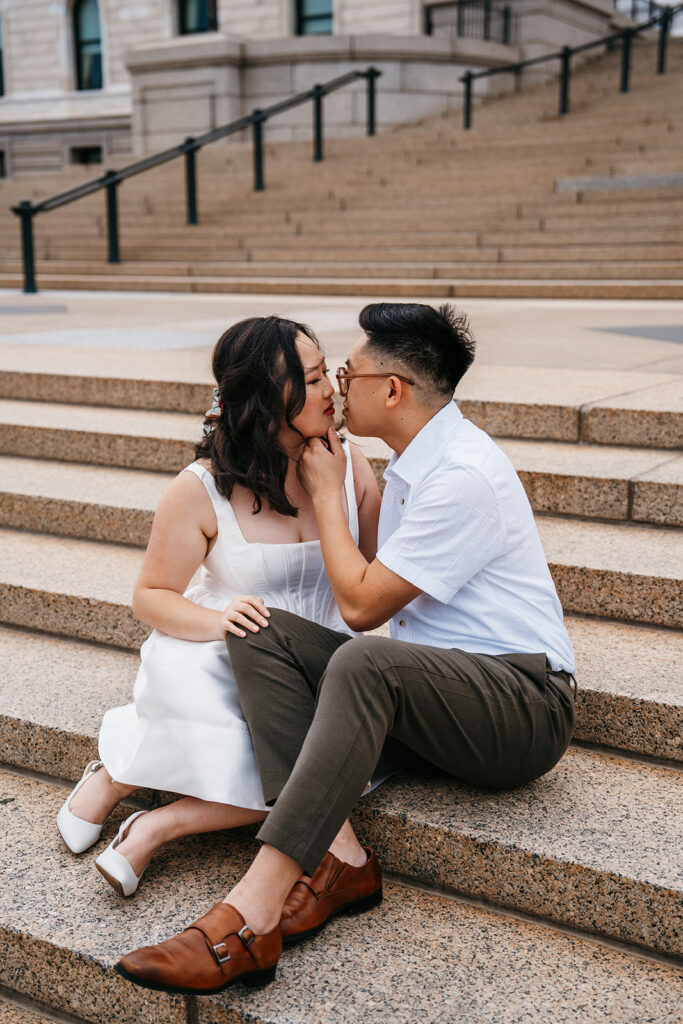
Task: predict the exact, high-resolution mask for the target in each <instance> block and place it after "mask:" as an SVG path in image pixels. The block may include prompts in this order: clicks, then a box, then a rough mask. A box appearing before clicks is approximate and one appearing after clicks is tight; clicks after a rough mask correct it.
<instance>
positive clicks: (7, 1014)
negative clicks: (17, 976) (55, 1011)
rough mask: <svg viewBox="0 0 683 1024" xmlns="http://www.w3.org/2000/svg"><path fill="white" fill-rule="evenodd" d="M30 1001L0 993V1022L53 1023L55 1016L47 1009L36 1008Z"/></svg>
mask: <svg viewBox="0 0 683 1024" xmlns="http://www.w3.org/2000/svg"><path fill="white" fill-rule="evenodd" d="M31 1002H32V1000H31V1001H28V1000H26V1001H25V1002H24V1000H22V1001H19V1000H17V999H15V998H10V997H9V994H8V995H7V996H3V995H2V994H0V1024H54V1022H55V1020H56V1018H55V1017H54V1016H53V1015H52V1014H51V1013H50V1012H49V1011H43V1010H42V1009H37V1008H35V1007H34V1006H31V1005H30V1003H31ZM62 1019H63V1018H62Z"/></svg>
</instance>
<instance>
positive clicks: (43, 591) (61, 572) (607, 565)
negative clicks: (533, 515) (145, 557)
mask: <svg viewBox="0 0 683 1024" xmlns="http://www.w3.org/2000/svg"><path fill="white" fill-rule="evenodd" d="M538 527H539V531H540V534H541V539H542V541H543V544H544V547H545V551H546V556H547V558H548V563H549V565H550V569H551V572H552V574H553V577H554V579H555V583H556V586H557V589H558V594H559V597H560V601H561V602H562V605H563V608H564V609H565V611H568V612H578V613H580V614H587V615H598V616H601V617H602V618H611V619H617V620H621V621H630V622H643V623H647V624H650V625H662V626H667V627H680V626H683V582H682V574H681V566H683V533H681V532H680V531H677V530H674V529H668V528H661V527H654V526H645V525H635V524H621V525H618V526H615V525H611V524H605V523H596V522H582V521H575V520H571V519H559V518H551V517H544V516H542V517H540V518H539V520H538ZM0 551H1V552H2V555H3V560H2V562H1V563H0V565H1V568H0V592H2V593H3V594H4V598H5V600H4V606H3V607H2V609H1V610H0V615H1V616H2V618H1V621H4V622H6V623H9V624H13V625H22V626H26V627H28V628H35V629H41V630H45V631H48V632H55V633H59V634H61V635H67V636H76V637H80V638H83V639H87V640H94V641H96V642H102V643H113V644H115V645H116V646H120V647H136V646H138V645H139V644H140V643H141V642H142V639H143V638H144V636H145V629H144V627H143V626H142V625H141V624H140V623H138V622H137V621H136V620H135V619H134V618H133V616H132V612H131V611H130V608H129V602H130V598H131V594H132V590H133V585H134V582H135V577H136V575H137V571H138V568H139V564H140V560H141V558H142V552H141V551H140V550H139V549H135V548H132V547H123V546H120V545H115V544H109V543H95V542H92V541H87V540H75V539H70V538H60V537H52V536H49V535H41V534H32V533H23V532H20V531H18V530H7V529H3V530H0ZM103 565H106V572H104V573H103Z"/></svg>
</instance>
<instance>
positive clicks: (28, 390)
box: [0, 351, 683, 522]
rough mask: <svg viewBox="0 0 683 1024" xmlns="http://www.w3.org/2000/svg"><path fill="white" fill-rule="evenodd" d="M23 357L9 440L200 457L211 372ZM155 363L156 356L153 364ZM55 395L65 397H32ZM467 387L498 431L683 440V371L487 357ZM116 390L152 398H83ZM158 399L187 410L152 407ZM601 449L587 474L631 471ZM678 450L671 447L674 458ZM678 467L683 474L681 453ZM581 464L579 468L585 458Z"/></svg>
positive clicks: (76, 451) (11, 401)
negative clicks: (66, 367) (96, 366)
mask: <svg viewBox="0 0 683 1024" xmlns="http://www.w3.org/2000/svg"><path fill="white" fill-rule="evenodd" d="M57 354H59V353H58V351H57ZM22 358H23V357H22ZM22 358H19V357H15V358H13V356H12V354H11V353H8V354H7V355H5V356H3V354H2V353H0V367H2V368H1V369H0V395H4V396H8V397H7V398H5V399H2V398H0V452H3V453H4V454H8V455H21V456H25V457H31V458H54V459H61V460H68V461H74V462H96V463H103V464H105V465H115V466H116V465H118V466H126V467H128V468H141V469H152V470H158V471H164V470H165V471H169V472H177V471H178V470H179V469H181V468H182V467H183V466H185V465H187V464H188V463H189V462H191V461H192V457H193V444H194V443H195V442H196V441H197V440H198V439H199V437H200V436H201V422H202V416H201V415H196V413H198V412H199V411H200V410H202V411H206V409H207V408H208V407H209V405H210V402H211V394H212V392H211V386H210V384H209V383H208V381H207V382H206V383H200V382H196V383H193V382H191V383H189V384H183V383H182V382H181V381H175V380H168V381H165V380H159V379H154V378H152V379H145V378H144V377H143V376H140V377H132V378H128V379H125V378H121V377H118V376H116V377H109V376H106V375H105V373H103V372H102V370H100V374H92V375H90V374H88V375H80V374H75V373H51V372H46V373H40V372H39V373H35V372H33V371H28V372H27V371H25V370H22V369H20V368H19V366H20V364H21V363H22ZM154 369H155V368H154V366H153V365H148V364H145V367H144V370H143V371H142V372H147V373H149V372H151V373H153V372H154ZM112 372H113V373H117V372H118V370H117V368H116V367H112ZM539 395H543V401H542V402H539V399H538V396H539ZM9 396H11V397H9ZM43 396H44V397H46V398H48V397H49V398H51V399H55V398H56V399H58V402H57V403H54V402H49V403H48V402H43V401H32V400H29V399H40V398H42V397H43ZM458 396H459V397H458V404H459V405H460V408H461V409H462V411H463V413H464V415H465V416H467V417H468V418H469V419H471V420H472V421H473V422H475V423H477V424H478V425H479V426H481V427H482V428H483V429H484V430H486V431H488V433H490V434H492V435H493V436H497V437H518V438H527V439H530V440H531V439H536V440H554V441H565V442H567V441H568V442H572V443H573V442H576V441H579V440H581V441H584V442H586V443H590V444H591V445H619V446H626V445H628V446H633V445H637V446H639V447H646V448H654V449H658V450H661V449H667V450H676V449H679V448H681V447H682V446H683V393H682V392H681V385H680V377H679V376H677V375H675V374H663V373H659V374H657V373H636V372H623V373H618V372H612V371H607V370H602V371H601V370H595V371H589V370H586V371H581V370H576V371H573V373H572V375H571V379H568V378H567V374H566V372H565V371H564V370H561V369H558V370H555V369H537V368H534V367H506V366H500V367H499V366H491V365H489V366H475V367H474V368H473V369H472V370H471V371H470V373H469V374H468V375H467V376H466V377H465V378H464V380H463V382H462V384H461V385H460V386H459V388H458ZM16 399H24V400H16ZM107 401H108V402H112V403H114V402H119V403H121V404H122V405H127V406H138V407H139V406H143V407H146V408H133V409H131V408H121V409H112V408H96V407H94V406H90V405H81V404H79V403H82V402H88V403H91V402H92V403H97V402H107ZM68 403H74V404H68ZM150 406H153V407H155V408H157V409H169V408H171V409H173V408H175V409H178V410H181V411H178V412H175V413H159V412H150V411H148V409H149V407H150ZM192 413H195V414H194V415H193V414H192ZM48 423H49V426H47V425H46V424H48ZM519 451H520V453H521V452H522V449H520V450H519ZM565 454H568V455H570V456H571V455H572V454H573V449H572V450H570V451H569V452H567V453H565V452H564V450H563V449H558V452H557V457H556V459H555V465H556V467H557V468H556V470H555V472H557V473H559V474H563V473H564V472H565V469H566V466H567V462H566V458H565ZM595 454H596V459H602V460H603V461H602V462H596V463H595V464H594V465H591V455H590V454H589V452H588V451H586V452H585V453H581V452H578V453H577V464H578V465H582V466H585V467H586V472H585V474H584V475H586V476H599V475H600V472H604V471H605V470H606V469H607V468H608V467H609V464H610V462H611V469H609V470H608V475H609V474H611V478H615V475H616V476H623V472H622V469H623V467H620V466H618V465H617V459H616V458H614V459H613V460H610V457H609V456H600V455H599V453H597V452H596V453H595ZM626 457H628V456H626ZM648 458H649V456H647V455H646V454H645V455H643V456H642V458H641V456H636V455H633V457H632V458H631V460H630V463H629V466H634V465H635V462H634V460H636V459H638V460H640V461H639V465H642V467H643V468H642V470H636V469H633V470H632V471H631V470H629V476H631V477H633V478H635V476H636V475H638V473H639V472H645V471H646V460H647V459H648ZM579 460H583V461H579ZM666 460H667V456H666V455H663V456H662V458H661V462H662V464H664V462H665V461H666ZM520 466H521V463H520ZM595 466H597V467H598V469H597V471H596V469H595ZM563 467H564V468H563ZM653 468H655V467H654V466H653ZM669 471H670V472H671V473H673V474H674V476H673V477H672V478H671V481H670V482H671V483H673V484H675V483H676V476H675V473H676V464H672V465H671V466H670V467H669V470H667V473H668V472H669ZM662 472H664V469H663V465H662ZM572 473H573V474H576V475H578V474H577V471H576V468H574V469H572ZM657 481H659V477H658V476H656V475H655V477H654V478H653V481H652V486H650V484H649V483H648V482H647V481H646V480H645V479H643V480H642V481H640V484H639V491H640V499H639V503H638V505H637V506H634V512H635V514H634V518H638V519H641V518H643V508H642V504H641V501H644V500H645V495H646V491H647V492H648V493H649V500H650V501H651V502H652V501H654V494H653V493H652V492H653V491H654V483H655V482H657ZM667 493H668V494H669V496H673V492H670V491H668V492H667ZM558 497H559V496H558ZM653 514H655V513H653ZM657 515H658V518H656V519H655V520H654V521H656V522H664V521H666V522H668V521H670V520H669V519H667V518H666V517H667V515H668V513H667V512H666V510H665V509H662V510H660V512H659V513H657Z"/></svg>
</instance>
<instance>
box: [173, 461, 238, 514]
mask: <svg viewBox="0 0 683 1024" xmlns="http://www.w3.org/2000/svg"><path fill="white" fill-rule="evenodd" d="M182 472H183V473H194V475H195V476H197V477H199V479H200V480H201V482H202V483H203V484H204V487H205V488H206V492H207V494H208V495H209V497H210V498H211V504H212V505H213V508H214V511H215V513H216V518H218V517H219V516H221V515H222V514H223V512H224V511H225V505H226V504H229V503H226V501H225V498H223V497H222V496H221V495H220V494H219V493H218V488H217V487H216V481H215V480H214V478H213V474H212V473H209V471H208V469H206V468H205V467H204V466H202V465H201V464H200V463H199V462H193V463H191V465H189V466H185V469H184V470H183V471H182Z"/></svg>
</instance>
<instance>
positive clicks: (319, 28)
mask: <svg viewBox="0 0 683 1024" xmlns="http://www.w3.org/2000/svg"><path fill="white" fill-rule="evenodd" d="M296 34H297V35H298V36H329V35H331V34H332V0H297V4H296Z"/></svg>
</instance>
